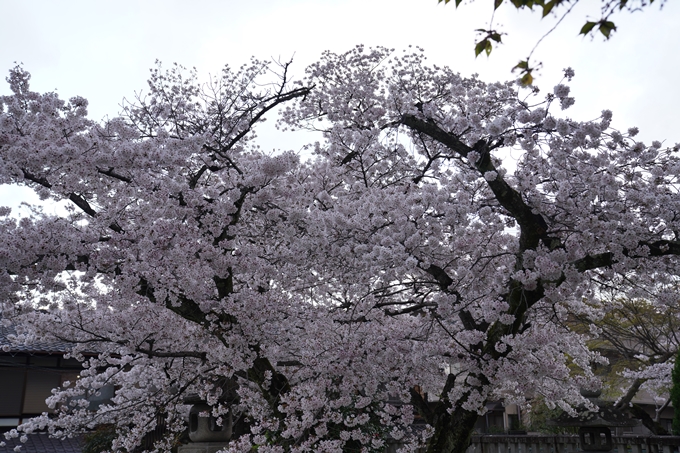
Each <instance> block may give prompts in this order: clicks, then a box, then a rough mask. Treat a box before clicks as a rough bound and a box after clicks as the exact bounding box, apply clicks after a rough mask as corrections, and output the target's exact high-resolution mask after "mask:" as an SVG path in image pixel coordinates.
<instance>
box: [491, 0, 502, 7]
mask: <svg viewBox="0 0 680 453" xmlns="http://www.w3.org/2000/svg"><path fill="white" fill-rule="evenodd" d="M502 3H503V0H494V1H493V9H498V7H499V6H501V4H502Z"/></svg>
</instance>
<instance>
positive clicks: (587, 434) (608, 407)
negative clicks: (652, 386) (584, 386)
mask: <svg viewBox="0 0 680 453" xmlns="http://www.w3.org/2000/svg"><path fill="white" fill-rule="evenodd" d="M600 394H601V392H600V391H599V390H597V391H588V390H581V395H582V396H584V397H586V398H588V399H589V400H590V401H591V402H592V403H593V404H595V405H596V406H597V407H598V408H599V409H598V411H597V412H583V413H581V414H579V415H577V416H575V417H572V416H570V415H568V414H566V413H565V414H562V415H560V416H559V417H557V418H556V419H554V420H552V421H551V422H550V424H551V425H553V426H562V427H576V428H578V436H579V441H580V443H581V449H582V450H583V451H599V452H604V451H611V450H612V448H613V443H612V431H611V428H622V427H632V426H637V425H638V421H637V420H634V419H632V418H631V417H630V415H628V414H626V413H624V412H621V411H619V410H617V409H615V408H614V405H613V404H612V403H611V402H607V401H603V400H601V399H599V397H600Z"/></svg>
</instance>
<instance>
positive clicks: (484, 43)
mask: <svg viewBox="0 0 680 453" xmlns="http://www.w3.org/2000/svg"><path fill="white" fill-rule="evenodd" d="M492 49H493V46H492V45H491V41H489V39H488V38H484V39H483V40H481V41H479V42H478V43H477V45H476V46H475V57H477V56H479V54H480V53H482V52H486V56H487V57H488V56H489V55H490V54H491V50H492Z"/></svg>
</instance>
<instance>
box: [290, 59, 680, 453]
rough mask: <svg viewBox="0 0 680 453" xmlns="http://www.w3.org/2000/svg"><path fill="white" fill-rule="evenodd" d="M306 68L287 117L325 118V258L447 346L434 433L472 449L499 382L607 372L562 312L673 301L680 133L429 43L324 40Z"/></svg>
mask: <svg viewBox="0 0 680 453" xmlns="http://www.w3.org/2000/svg"><path fill="white" fill-rule="evenodd" d="M572 76H573V72H572V71H571V70H566V71H565V78H566V79H567V80H569V79H570V78H571V77H572ZM306 83H307V84H309V85H313V86H315V89H314V90H313V91H312V92H311V93H310V95H309V96H307V97H306V98H305V100H304V101H301V103H300V107H299V108H291V109H290V110H288V112H287V115H288V116H287V118H288V119H289V121H291V122H292V123H293V124H296V125H298V126H299V127H308V128H313V129H320V130H322V131H323V132H324V133H325V136H326V143H324V144H321V145H318V146H317V148H316V152H317V155H318V156H319V162H320V165H321V168H320V169H319V170H318V171H317V172H316V177H317V178H320V182H319V183H318V185H321V188H322V189H323V190H322V191H320V192H319V193H318V194H317V195H316V200H315V202H316V205H317V210H319V211H320V213H319V215H320V216H322V218H324V219H329V218H330V220H325V221H324V222H321V221H318V222H313V223H315V224H316V225H319V226H320V227H321V228H322V230H321V231H319V232H318V233H317V235H318V237H319V238H322V239H321V240H322V241H323V242H322V243H323V244H328V245H330V247H328V246H325V247H323V250H325V251H326V252H325V255H324V256H323V260H324V261H323V262H324V263H328V259H329V255H330V256H331V257H333V259H334V260H336V261H335V262H334V264H333V266H332V267H331V268H327V267H324V268H323V271H321V270H320V271H319V272H318V274H319V275H323V279H324V281H325V282H328V281H329V275H332V274H329V272H335V277H334V279H335V280H337V281H338V282H342V283H341V284H340V285H339V286H342V287H346V285H348V284H352V285H357V284H359V285H360V286H361V287H363V288H365V289H364V293H363V295H362V296H361V298H356V297H355V298H354V299H355V300H354V301H352V300H347V299H345V300H339V301H338V303H339V304H341V306H343V307H345V309H346V310H348V312H350V313H352V314H353V320H354V321H355V322H366V321H367V320H368V319H369V317H368V313H367V308H366V303H367V302H368V306H369V307H372V310H373V311H376V310H379V311H382V312H383V315H384V316H390V317H397V316H409V317H416V318H417V319H420V320H421V322H422V330H421V332H420V334H419V335H417V336H412V337H411V338H412V339H413V340H414V341H415V342H416V343H418V342H425V343H426V344H427V346H424V347H426V348H427V352H426V353H425V354H423V357H428V358H431V357H438V361H439V362H440V363H447V364H448V365H447V368H446V369H447V371H448V375H447V377H446V380H445V382H441V383H439V385H437V383H436V382H433V381H429V382H425V383H424V384H423V385H425V386H426V387H427V388H430V389H433V393H435V394H436V395H437V396H438V397H439V400H438V402H437V403H436V404H435V405H432V404H426V401H424V400H423V399H422V398H421V396H420V395H419V394H418V393H416V392H412V400H411V402H412V404H413V405H414V406H415V407H416V408H417V409H418V410H419V412H420V414H421V415H422V416H423V418H424V419H425V420H426V421H427V422H428V423H429V424H430V426H432V427H433V432H434V434H433V435H432V437H431V438H430V440H429V450H428V451H431V452H435V451H456V452H462V451H464V449H465V447H466V446H467V444H468V442H469V436H470V433H471V432H472V430H473V426H474V423H475V422H476V420H477V418H478V416H479V415H480V414H482V413H483V412H484V410H485V403H486V402H487V401H489V399H493V398H498V397H503V398H505V399H506V401H516V402H519V403H522V402H523V401H524V398H525V397H526V396H527V395H529V394H534V395H536V394H541V395H543V396H544V397H545V398H546V399H547V400H549V401H553V402H556V403H557V404H559V405H561V406H562V407H563V408H565V409H569V406H570V405H572V404H576V403H578V402H579V401H580V397H579V395H578V390H579V387H581V386H585V387H588V386H596V385H598V384H597V382H595V381H596V379H595V378H594V376H593V375H592V373H591V371H590V368H589V366H590V363H592V362H593V361H600V360H602V359H601V358H600V357H598V355H597V354H596V353H593V352H591V351H589V350H588V349H587V348H586V347H585V345H584V343H582V342H583V341H584V339H585V338H586V337H587V335H583V336H581V335H577V334H576V333H575V332H574V331H571V330H570V329H568V327H565V323H564V321H565V320H566V319H567V318H568V317H569V316H570V315H571V314H574V313H576V314H579V315H583V316H590V317H593V318H596V317H600V316H602V314H603V312H606V311H607V309H608V306H607V304H606V303H605V302H604V301H603V300H602V299H601V298H598V297H597V296H598V295H599V294H601V293H602V291H603V290H604V289H609V288H617V289H618V291H620V292H622V293H624V292H625V293H626V294H628V295H629V296H630V297H636V296H639V297H642V295H646V297H649V296H650V294H654V293H656V294H655V297H656V299H655V301H656V302H655V303H659V304H663V303H671V302H672V303H674V302H675V296H674V295H673V293H672V292H670V291H667V290H663V288H664V287H666V288H667V287H668V286H664V284H670V283H672V282H673V279H674V277H673V276H674V275H677V259H676V258H675V256H676V255H677V253H678V252H680V248H678V243H677V239H678V236H677V231H678V230H677V228H676V226H675V222H677V213H678V205H677V202H678V201H677V200H678V197H677V187H676V183H677V172H678V169H679V167H678V159H677V148H666V149H664V148H663V147H662V145H661V143H659V142H654V143H652V145H651V146H646V145H645V144H643V143H641V142H637V141H635V139H634V136H635V135H636V133H637V130H636V129H635V128H631V129H630V130H629V131H628V132H626V133H621V132H619V131H616V130H612V129H610V127H609V126H610V121H611V118H612V114H611V112H609V111H606V110H605V111H603V112H602V114H601V117H600V118H598V119H596V120H595V121H588V122H577V121H574V120H571V119H568V118H560V117H559V116H558V113H556V112H555V108H556V107H558V109H559V108H561V109H565V108H568V107H569V106H570V105H571V104H572V103H573V102H574V100H573V99H572V98H570V97H569V88H568V86H567V85H564V84H560V85H558V86H556V87H555V89H554V90H553V92H551V93H549V94H548V95H547V96H545V97H539V96H538V94H537V93H536V92H535V91H534V92H533V95H528V96H526V97H523V96H522V95H521V93H519V92H518V91H517V88H516V87H515V86H514V85H512V84H498V83H497V84H485V83H482V82H481V81H479V80H477V79H475V78H472V79H465V78H462V77H460V76H459V75H458V74H456V73H454V72H453V71H451V70H450V69H448V68H439V67H436V66H427V65H426V64H425V62H424V57H423V56H422V55H421V54H419V53H415V54H405V55H404V56H396V55H395V54H394V52H391V51H388V50H386V49H376V50H365V49H363V48H361V47H359V48H357V49H355V50H354V51H351V52H349V53H347V54H343V55H335V54H332V53H327V54H325V55H324V56H323V58H322V60H321V61H320V62H319V63H317V64H316V65H313V66H312V67H311V68H310V69H309V72H308V81H307V82H306ZM558 112H559V110H558ZM503 163H505V167H504V166H503ZM513 167H514V168H513ZM321 213H323V215H322V214H321ZM310 223H312V222H310ZM314 247H315V250H318V249H319V248H320V246H314ZM310 256H311V255H310ZM310 261H311V259H310ZM358 269H361V272H357V270H358ZM346 275H349V276H350V280H344V279H345V276H346ZM383 315H379V316H383ZM374 322H375V321H373V320H371V323H374ZM596 334H597V329H593V331H592V335H596ZM570 367H572V368H571V370H570ZM574 368H576V369H580V371H579V372H575V371H574ZM650 371H651V372H653V370H650ZM657 371H658V372H662V371H661V370H657ZM433 376H434V375H433ZM580 402H581V403H583V401H580Z"/></svg>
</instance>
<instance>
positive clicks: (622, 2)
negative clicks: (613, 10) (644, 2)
mask: <svg viewBox="0 0 680 453" xmlns="http://www.w3.org/2000/svg"><path fill="white" fill-rule="evenodd" d="M626 3H628V0H619V10H622V9H623V8H625V7H626ZM649 3H654V0H651V1H650V2H649Z"/></svg>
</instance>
